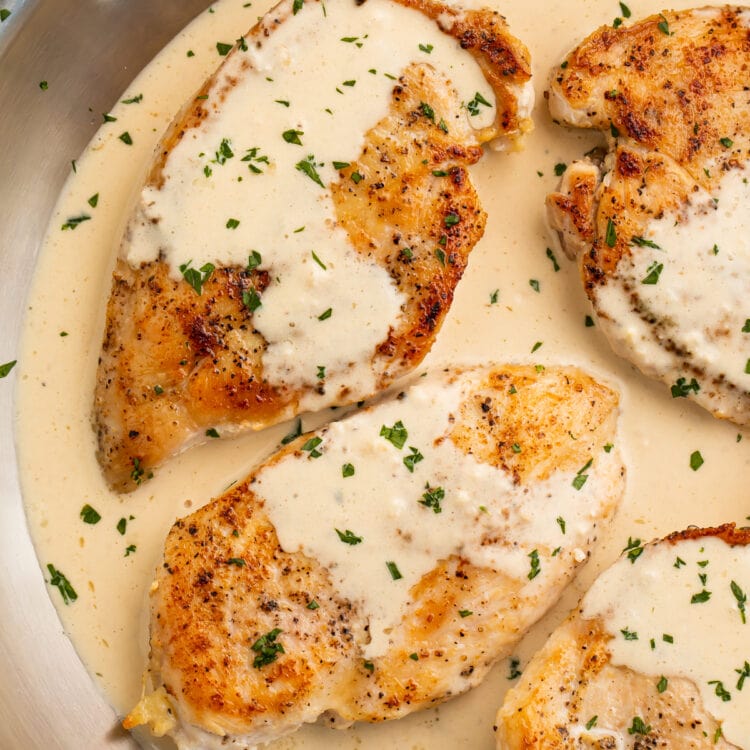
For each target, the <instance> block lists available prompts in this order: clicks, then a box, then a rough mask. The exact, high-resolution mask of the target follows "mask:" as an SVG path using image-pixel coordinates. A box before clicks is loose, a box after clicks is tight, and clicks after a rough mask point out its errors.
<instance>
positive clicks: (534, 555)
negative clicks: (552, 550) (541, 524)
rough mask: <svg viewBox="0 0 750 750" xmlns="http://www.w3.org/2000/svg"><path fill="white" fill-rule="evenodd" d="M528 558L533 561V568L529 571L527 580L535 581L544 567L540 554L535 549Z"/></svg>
mask: <svg viewBox="0 0 750 750" xmlns="http://www.w3.org/2000/svg"><path fill="white" fill-rule="evenodd" d="M528 558H529V559H530V560H531V568H530V569H529V573H528V576H527V578H528V579H529V580H530V581H533V580H534V578H536V577H537V576H538V575H539V573H541V571H542V566H541V564H540V562H539V552H538V551H537V550H535V549H534V550H532V551H531V552H529V554H528Z"/></svg>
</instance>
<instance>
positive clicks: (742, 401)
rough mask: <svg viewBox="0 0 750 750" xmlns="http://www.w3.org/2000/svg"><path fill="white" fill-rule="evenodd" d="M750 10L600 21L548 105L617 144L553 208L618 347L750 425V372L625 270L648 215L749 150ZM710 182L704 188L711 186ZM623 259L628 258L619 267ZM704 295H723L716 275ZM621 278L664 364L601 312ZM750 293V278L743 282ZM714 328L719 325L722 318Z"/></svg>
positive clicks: (740, 162)
mask: <svg viewBox="0 0 750 750" xmlns="http://www.w3.org/2000/svg"><path fill="white" fill-rule="evenodd" d="M749 19H750V13H749V12H748V10H747V9H744V8H739V7H730V6H725V7H723V8H699V9H695V10H687V11H682V12H676V11H664V13H662V14H659V15H654V16H650V17H648V18H646V19H644V20H643V21H640V22H638V23H634V24H633V25H631V26H622V27H620V28H617V29H614V28H612V27H602V28H600V29H598V30H597V31H595V32H594V33H593V34H591V35H590V36H589V37H587V38H586V39H585V40H584V41H583V42H582V43H581V44H580V45H579V46H578V47H576V48H575V49H574V50H573V51H572V52H571V53H570V54H569V55H568V56H567V57H566V58H565V60H564V61H563V62H562V64H561V65H560V66H558V67H557V68H555V70H554V71H553V73H552V78H551V82H550V92H549V94H550V96H549V101H550V111H551V113H552V116H553V118H555V119H556V120H557V121H559V122H561V123H564V124H567V125H572V126H575V127H584V128H592V129H598V130H601V131H602V132H604V133H605V134H606V135H607V138H608V142H609V147H610V152H609V155H608V156H607V158H606V160H605V161H604V164H601V163H599V162H598V161H597V160H595V159H593V160H592V159H585V160H583V161H577V162H574V163H573V164H571V165H570V166H569V167H568V170H567V171H566V173H565V175H564V177H563V179H562V181H561V186H560V189H559V191H557V192H555V193H552V194H551V195H549V196H548V197H547V212H548V218H549V223H550V226H551V227H552V229H554V230H556V231H557V232H558V233H559V235H560V237H561V240H562V244H563V247H564V249H565V251H566V253H567V254H568V256H569V257H571V258H577V259H578V262H579V266H580V272H581V278H582V281H583V285H584V288H585V290H586V293H587V295H588V296H589V298H590V299H591V302H592V303H593V306H594V310H595V311H596V312H597V314H598V315H599V316H600V320H601V323H602V325H601V327H602V330H603V331H604V332H605V334H606V335H607V337H608V338H609V340H610V342H611V343H612V345H613V347H614V349H615V350H616V351H617V353H618V354H620V355H621V356H624V357H626V358H628V359H630V360H631V361H633V362H634V364H636V365H637V366H638V367H639V368H640V369H641V370H643V371H644V372H645V373H646V374H648V375H651V376H652V377H656V378H659V379H660V380H662V381H663V382H665V383H667V384H668V385H672V384H673V383H675V381H676V380H677V379H678V377H685V378H686V379H687V380H688V381H690V380H691V378H693V377H694V378H697V380H698V381H699V382H700V384H701V388H700V391H693V392H691V393H689V394H688V397H689V398H691V399H692V400H694V401H696V402H697V403H699V404H700V405H701V406H703V407H704V408H706V409H708V410H709V411H711V412H712V413H713V414H714V415H715V416H717V417H720V418H727V419H731V420H732V421H735V422H737V423H738V424H741V425H744V424H750V391H749V390H748V387H747V383H746V381H743V380H742V375H743V373H742V372H738V373H727V372H722V371H720V370H719V368H718V367H716V368H712V367H711V365H710V364H709V365H706V364H705V363H703V362H701V361H700V360H699V357H698V356H696V354H697V353H696V352H693V351H691V348H690V345H689V344H688V343H687V342H689V341H690V332H689V331H688V332H684V331H681V330H680V329H679V312H680V311H679V310H675V311H674V315H672V316H669V317H661V316H656V315H654V314H653V313H652V311H651V310H650V309H649V305H648V303H647V302H646V301H645V300H644V297H643V294H642V289H640V288H639V285H638V284H636V285H634V286H631V285H630V284H629V283H628V282H627V281H626V280H625V279H624V278H623V277H620V276H619V275H618V266H620V263H621V261H623V260H627V259H629V258H630V257H631V256H632V253H633V238H634V237H635V238H638V237H644V236H646V235H647V233H648V232H647V229H648V225H649V223H650V222H652V221H654V220H658V219H660V218H661V217H663V216H664V215H665V214H671V213H674V214H675V215H676V216H679V215H680V213H681V212H682V211H683V210H684V209H686V208H688V207H689V206H691V204H693V203H694V202H696V201H698V200H701V201H705V199H706V197H707V195H708V193H711V192H712V191H715V190H716V189H717V188H718V186H719V183H720V181H721V179H722V177H723V176H725V175H726V174H727V173H728V172H730V171H732V170H743V169H745V165H746V162H747V161H748V158H749V157H750V96H748V91H747V86H746V82H747V75H748V69H750V28H749V27H748V20H749ZM706 191H708V192H706ZM625 265H626V264H625V263H623V265H622V266H620V268H623V267H624V266H625ZM706 284H707V289H709V288H710V289H711V290H712V291H707V293H712V292H715V293H717V294H721V290H720V285H721V279H719V280H718V281H717V282H716V284H714V285H713V287H710V282H709V281H706ZM615 285H617V286H622V287H623V289H624V294H626V295H627V297H628V300H629V302H628V305H629V309H628V312H627V316H623V317H630V318H634V319H637V325H638V326H644V327H645V329H646V330H647V334H646V335H647V337H648V340H649V341H650V342H653V343H654V344H655V345H656V346H658V347H659V348H661V349H662V350H663V352H664V353H665V356H666V357H667V360H668V361H669V362H670V363H671V364H670V365H669V366H666V367H660V368H656V367H655V366H654V364H653V357H649V356H645V355H643V354H642V353H641V352H639V351H638V348H637V347H638V343H637V342H634V338H635V337H634V336H633V335H632V330H633V327H632V326H630V325H629V323H630V321H628V320H624V319H622V320H613V319H612V317H611V315H609V314H608V313H607V312H605V311H604V310H603V309H602V302H601V300H602V297H603V295H604V290H605V289H606V288H607V287H608V286H615ZM747 291H748V292H749V293H750V286H748V287H747ZM716 330H717V333H716V334H715V335H717V336H719V335H724V334H722V333H720V332H719V331H720V330H721V325H720V324H718V323H717V325H716Z"/></svg>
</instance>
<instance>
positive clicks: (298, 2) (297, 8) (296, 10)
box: [292, 0, 305, 16]
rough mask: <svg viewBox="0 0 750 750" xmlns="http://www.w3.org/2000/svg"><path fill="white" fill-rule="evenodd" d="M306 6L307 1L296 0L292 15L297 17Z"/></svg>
mask: <svg viewBox="0 0 750 750" xmlns="http://www.w3.org/2000/svg"><path fill="white" fill-rule="evenodd" d="M304 4H305V0H294V3H293V4H292V15H294V16H296V15H297V13H299V12H300V11H301V10H302V6H303V5H304Z"/></svg>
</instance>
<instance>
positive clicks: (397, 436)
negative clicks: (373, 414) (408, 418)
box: [380, 419, 409, 450]
mask: <svg viewBox="0 0 750 750" xmlns="http://www.w3.org/2000/svg"><path fill="white" fill-rule="evenodd" d="M408 436H409V433H408V432H407V430H406V427H404V423H403V422H402V421H401V420H400V419H399V420H398V422H396V423H395V424H394V425H393V427H386V426H385V425H383V426H382V427H381V428H380V437H384V438H385V439H386V440H387V441H388V442H389V443H391V444H392V445H393V446H394V447H396V448H398V449H399V450H401V449H402V448H403V447H404V445H405V444H406V438H407V437H408Z"/></svg>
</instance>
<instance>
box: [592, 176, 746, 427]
mask: <svg viewBox="0 0 750 750" xmlns="http://www.w3.org/2000/svg"><path fill="white" fill-rule="evenodd" d="M749 199H750V185H749V184H748V177H747V173H746V171H745V170H742V169H734V170H731V171H730V172H728V173H727V174H726V175H725V176H724V177H723V178H722V180H721V183H720V184H719V187H718V189H717V191H716V193H715V194H714V195H709V194H708V193H706V192H702V193H699V194H696V195H695V196H694V198H693V200H692V201H691V204H690V205H689V206H687V207H685V208H684V209H683V210H682V211H681V212H679V213H675V212H670V213H668V214H666V215H665V216H664V217H662V218H661V219H658V220H655V221H652V222H650V223H649V225H648V229H647V231H646V234H645V236H644V238H645V239H646V240H647V241H648V242H650V243H652V244H653V245H655V246H656V247H652V246H633V247H631V255H630V256H629V257H623V259H622V260H621V261H620V263H619V264H618V266H617V281H616V283H614V282H613V283H610V284H606V285H603V286H601V287H600V288H599V291H598V295H597V300H598V304H599V306H600V308H601V310H602V312H603V313H605V314H606V316H607V317H608V318H609V320H608V321H606V322H605V323H604V324H605V325H606V326H607V328H608V329H609V330H610V331H611V332H612V336H613V337H614V338H615V339H616V340H617V342H618V348H619V349H621V350H622V351H623V352H625V353H627V356H629V357H630V358H632V359H633V361H634V362H636V363H637V364H638V366H639V367H640V368H641V369H642V370H643V371H644V372H647V373H648V374H650V375H653V376H655V377H658V378H666V379H672V380H673V381H674V382H676V381H677V380H678V378H680V377H682V378H684V379H685V382H686V383H688V384H689V383H691V382H692V380H693V378H692V373H691V372H688V371H687V370H683V369H682V363H683V359H682V358H681V357H679V356H676V355H675V354H674V353H673V352H671V351H669V350H668V349H667V348H665V347H664V345H663V342H664V340H672V341H673V342H674V343H675V345H676V346H678V347H679V348H680V349H682V350H684V351H688V352H690V360H691V362H692V363H694V364H695V366H696V367H698V368H699V369H700V370H701V371H702V372H704V373H705V375H704V376H703V377H698V378H697V380H696V383H697V386H696V385H694V386H693V387H694V388H698V389H700V388H701V380H703V384H702V385H703V388H704V389H705V388H710V384H711V383H713V382H717V381H718V380H721V381H724V382H727V383H732V384H736V386H737V387H738V388H739V389H740V390H741V391H744V392H750V324H749V323H748V320H750V300H748V299H747V280H748V279H749V278H750V234H748V231H747V223H748V220H747V212H746V207H747V205H748V200H749ZM633 290H637V294H638V298H639V303H638V304H639V305H641V306H642V309H641V308H639V311H638V312H637V313H636V312H635V311H634V310H633V309H632V304H633V303H632V299H631V293H632V291H633ZM644 318H646V319H648V320H645V319H644ZM652 319H655V320H658V321H660V327H659V328H658V329H657V328H656V327H655V326H654V325H653V324H651V323H650V322H648V321H650V320H652ZM746 329H747V330H746ZM716 401H717V403H716V404H712V406H715V407H718V408H719V409H720V410H721V412H722V413H723V414H724V415H726V416H727V417H730V418H731V417H734V418H736V419H740V418H745V414H746V411H747V409H746V408H745V409H742V408H741V404H740V402H739V400H737V399H735V398H730V397H726V398H719V397H717V398H716Z"/></svg>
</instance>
